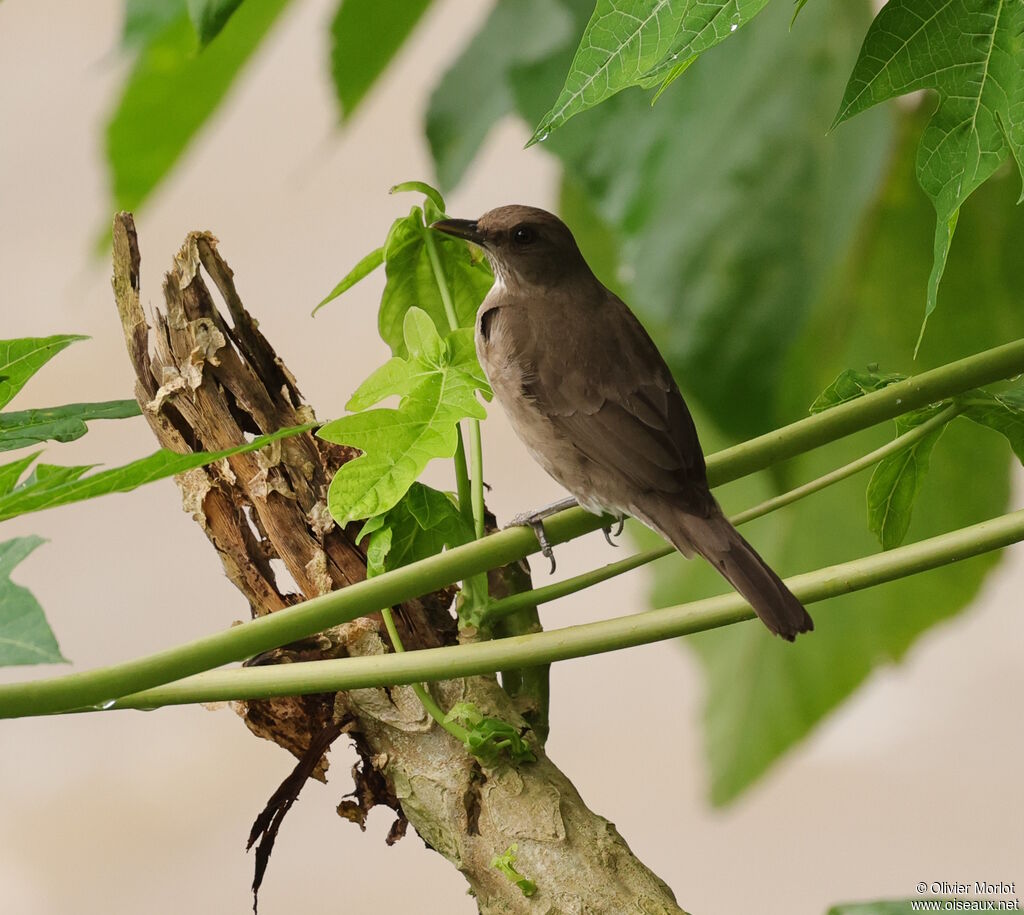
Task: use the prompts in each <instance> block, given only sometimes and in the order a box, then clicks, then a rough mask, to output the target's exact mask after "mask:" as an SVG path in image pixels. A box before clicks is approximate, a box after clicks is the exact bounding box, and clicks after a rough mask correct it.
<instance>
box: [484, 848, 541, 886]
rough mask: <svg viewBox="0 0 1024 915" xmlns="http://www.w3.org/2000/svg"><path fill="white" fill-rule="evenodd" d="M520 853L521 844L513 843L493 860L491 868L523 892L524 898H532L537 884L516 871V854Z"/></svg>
mask: <svg viewBox="0 0 1024 915" xmlns="http://www.w3.org/2000/svg"><path fill="white" fill-rule="evenodd" d="M518 851H519V843H518V842H513V843H512V844H511V845H510V846H509V847H508V848H506V849H505V851H503V852H502V853H501V854H500V855H495V856H494V857H493V858H492V859H491V867H495V868H497V869H498V870H499V871H501V872H502V873H503V874H504V875H505V876H506V877H507V878H508V880H509V881H510V882H511V883H514V884H515V885H516V886H518V887H519V889H520V890H522V892H523V895H524V896H532V895H533V894H534V893H536V892H537V884H536V883H534V882H533V881H532V880H530V879H529V878H528V877H524V876H523V875H522V874H520V873H519V871H517V870H516V852H518Z"/></svg>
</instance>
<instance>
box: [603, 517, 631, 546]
mask: <svg viewBox="0 0 1024 915" xmlns="http://www.w3.org/2000/svg"><path fill="white" fill-rule="evenodd" d="M625 526H626V516H625V515H619V523H618V524H617V525H616V526H615V533H614V534H613V533H612V526H611V525H610V524H609V525H608V527H602V528H601V531H602V532H603V533H604V539H605V540H607V541H608V546H618V544H617V543H616V542H615V541H614V540H612V537H620V536H622V528H623V527H625Z"/></svg>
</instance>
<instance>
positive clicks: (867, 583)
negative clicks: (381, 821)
mask: <svg viewBox="0 0 1024 915" xmlns="http://www.w3.org/2000/svg"><path fill="white" fill-rule="evenodd" d="M1022 539H1024V510H1021V511H1016V512H1012V513H1010V514H1007V515H1002V516H1000V517H998V518H993V519H991V520H989V521H983V522H981V523H980V524H974V525H971V526H969V527H965V528H961V529H960V530H957V531H953V532H951V533H948V534H941V535H940V536H938V537H932V538H930V539H928V540H922V541H920V542H918V543H912V544H908V545H907V546H902V547H898V548H897V549H893V550H887V551H886V552H883V553H877V554H875V555H872V556H866V557H864V558H861V559H855V560H853V561H851V562H844V563H840V564H839V565H834V566H829V567H827V568H824V569H819V570H817V571H815V572H808V573H805V574H803V575H796V576H792V577H790V578H788V579H786V584H787V585H788V586H789V587H790V589H791V590H792V591H793V593H794V594H796V595H797V597H799V598H800V599H801V600H802V601H803V602H804V603H808V604H809V603H814V602H817V601H821V600H826V599H827V598H830V597H837V596H839V595H841V594H848V593H850V592H852V591H859V590H862V589H864V588H869V587H873V586H875V585H880V584H882V583H884V582H887V581H893V580H895V579H898V578H904V577H906V576H908V575H915V574H918V573H920V572H925V571H927V570H929V569H934V568H938V567H940V566H943V565H947V564H949V563H952V562H959V561H961V560H964V559H968V558H970V557H973V556H978V555H980V554H982V553H985V552H988V551H990V550H996V549H1000V548H1001V547H1005V546H1007V545H1009V544H1011V543H1015V542H1017V541H1019V540H1022ZM753 616H754V614H753V612H752V611H751V609H750V606H749V604H747V603H746V602H745V601H744V600H743V598H741V597H740V596H739V595H738V594H735V593H731V594H724V595H721V596H719V597H711V598H706V599H704V600H698V601H693V602H692V603H688V604H683V605H681V606H676V607H666V608H664V609H661V610H648V611H645V612H643V613H637V614H633V615H630V616H623V617H618V618H615V619H610V620H602V621H600V622H596V623H586V624H583V625H579V626H572V627H568V628H564V629H553V630H547V631H545V632H538V633H536V634H533V635H522V636H514V637H511V638H507V639H496V640H494V641H490V642H476V643H473V644H467V645H455V646H450V647H445V648H428V649H424V650H422V651H410V652H406V653H405V654H401V655H398V654H390V655H375V656H372V657H359V658H345V659H341V660H332V661H306V662H297V663H295V664H280V665H276V666H274V667H245V668H236V669H234V670H224V671H220V670H217V671H208V672H206V673H203V674H199V675H197V676H195V677H190V678H188V679H187V680H184V681H181V682H178V683H170V684H167V685H164V686H160V687H157V688H155V689H151V690H147V691H145V692H142V693H138V694H136V695H132V696H125V697H123V698H121V699H119V700H118V701H117V702H116V703H115V704H114V707H115V708H152V707H156V706H161V705H177V704H182V703H191V702H211V701H213V702H217V701H227V700H232V699H250V698H253V699H262V698H269V697H271V696H292V695H299V694H302V693H315V692H333V691H337V690H347V689H362V688H367V687H380V686H385V685H394V684H403V683H413V682H422V681H429V680H442V679H444V680H449V679H454V678H457V677H466V676H473V675H477V674H487V673H492V672H494V671H496V670H499V669H501V668H502V667H510V666H516V667H522V666H527V665H531V664H543V663H549V662H552V661H561V660H565V659H568V658H578V657H582V656H584V655H592V654H599V653H602V652H606V651H615V650H618V649H622V648H629V647H632V646H636V645H643V644H646V643H649V642H656V641H661V640H663V639H670V638H676V637H678V636H682V635H689V634H691V633H694V632H701V631H703V630H705V629H714V628H717V627H720V626H727V625H729V624H732V623H738V622H741V621H742V620H749V619H752V618H753ZM764 637H765V638H769V636H768V634H767V633H765V636H764Z"/></svg>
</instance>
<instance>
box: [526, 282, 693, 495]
mask: <svg viewBox="0 0 1024 915" xmlns="http://www.w3.org/2000/svg"><path fill="white" fill-rule="evenodd" d="M609 295H610V293H609ZM614 301H615V303H616V305H617V306H618V307H616V308H615V310H614V311H613V312H612V315H611V317H612V320H611V321H603V322H601V324H600V326H597V325H595V326H594V333H593V335H591V334H588V333H586V332H584V334H583V335H581V336H579V337H578V338H577V339H575V340H573V341H572V342H571V343H568V342H567V345H566V347H564V348H563V347H546V348H544V349H542V350H540V353H541V358H540V360H539V361H541V362H547V363H550V364H547V365H543V364H542V365H537V371H536V373H535V374H534V377H533V379H526V380H525V383H524V385H523V393H524V394H525V395H526V396H527V397H529V398H531V399H532V400H533V402H534V404H535V405H536V407H537V408H538V409H540V410H541V411H542V412H543V413H544V414H545V415H546V416H547V417H548V419H549V420H550V421H551V423H552V424H553V425H554V426H555V427H556V428H557V429H558V430H559V431H561V432H563V433H564V435H565V436H566V437H567V438H568V439H569V440H570V441H572V443H573V444H574V445H575V446H576V448H577V449H579V451H581V452H582V453H583V454H584V455H585V456H586V457H587V458H589V459H590V460H591V461H593V462H594V463H595V464H597V465H598V466H599V467H603V468H606V469H608V470H610V471H612V472H614V473H616V474H618V475H621V476H622V477H623V478H625V479H627V480H629V481H630V482H631V483H632V484H633V485H635V486H637V487H638V488H639V489H640V491H641V492H660V493H682V494H686V493H688V492H690V491H691V490H692V489H693V488H694V486H695V484H697V488H698V489H701V490H703V491H705V492H706V482H705V468H704V456H703V453H702V451H701V448H700V442H699V440H698V438H697V430H696V428H695V427H694V424H693V419H692V418H691V416H690V411H689V410H688V409H687V407H686V403H685V402H684V401H683V397H682V395H681V394H680V393H679V389H678V388H677V387H676V384H675V381H674V380H673V379H672V375H671V372H670V371H669V369H668V366H667V365H666V364H665V361H664V359H662V357H661V354H660V353H659V352H658V350H657V348H656V347H655V345H654V343H653V342H652V341H651V339H650V337H649V336H648V335H647V332H646V331H645V330H644V329H643V327H642V326H641V325H640V323H639V321H637V320H636V318H635V317H634V316H633V315H632V313H631V312H629V311H628V309H626V306H625V305H623V304H622V303H621V302H619V301H618V300H617V299H615V300H614ZM609 324H610V325H611V326H609ZM609 345H611V346H612V347H614V349H612V350H611V351H610V352H609ZM535 358H536V356H535ZM556 363H560V364H556ZM551 378H557V379H558V382H559V383H558V384H557V385H551V384H544V383H542V381H541V380H540V379H551Z"/></svg>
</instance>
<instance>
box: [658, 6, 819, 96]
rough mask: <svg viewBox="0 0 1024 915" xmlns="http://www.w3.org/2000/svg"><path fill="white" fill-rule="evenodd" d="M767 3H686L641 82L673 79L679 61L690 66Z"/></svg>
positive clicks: (751, 17) (744, 23)
mask: <svg viewBox="0 0 1024 915" xmlns="http://www.w3.org/2000/svg"><path fill="white" fill-rule="evenodd" d="M767 5H768V0H710V2H708V0H699V2H696V3H692V4H687V10H686V15H685V16H684V17H683V21H682V23H681V25H680V27H679V32H678V33H677V34H676V36H675V39H674V40H673V41H672V44H671V45H670V46H669V49H668V52H667V53H666V55H665V57H664V59H663V60H662V61H661V62H660V63H659V64H658V66H656V67H654V68H653V69H652V70H651V71H650V72H649V73H648V74H647V76H646V78H645V79H644V80H643V81H642V82H641V83H640V84H641V85H643V86H648V87H652V86H656V85H658V83H661V82H663V81H665V82H664V83H663V86H664V85H665V84H667V82H670V81H671V78H674V77H671V78H670V73H671V72H672V71H673V70H674V69H675V68H677V67H678V66H679V63H680V62H685V63H686V66H689V65H690V63H692V62H693V60H694V59H695V58H697V57H699V56H700V55H701V54H703V53H704V52H705V51H709V50H711V48H713V47H714V46H715V45H717V44H720V43H721V42H723V41H725V39H726V38H728V37H729V36H730V35H732V34H733V33H734V32H736V31H737V30H738V29H740V28H741V27H742V26H744V25H746V24H747V23H748V22H750V20H751V19H753V18H754V17H755V16H756V15H757V14H758V13H760V12H761V10H763V9H764V8H765V7H766V6H767ZM798 12H799V9H798ZM793 18H795V13H794V16H793ZM793 18H791V19H790V20H789V22H790V26H792V24H793Z"/></svg>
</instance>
